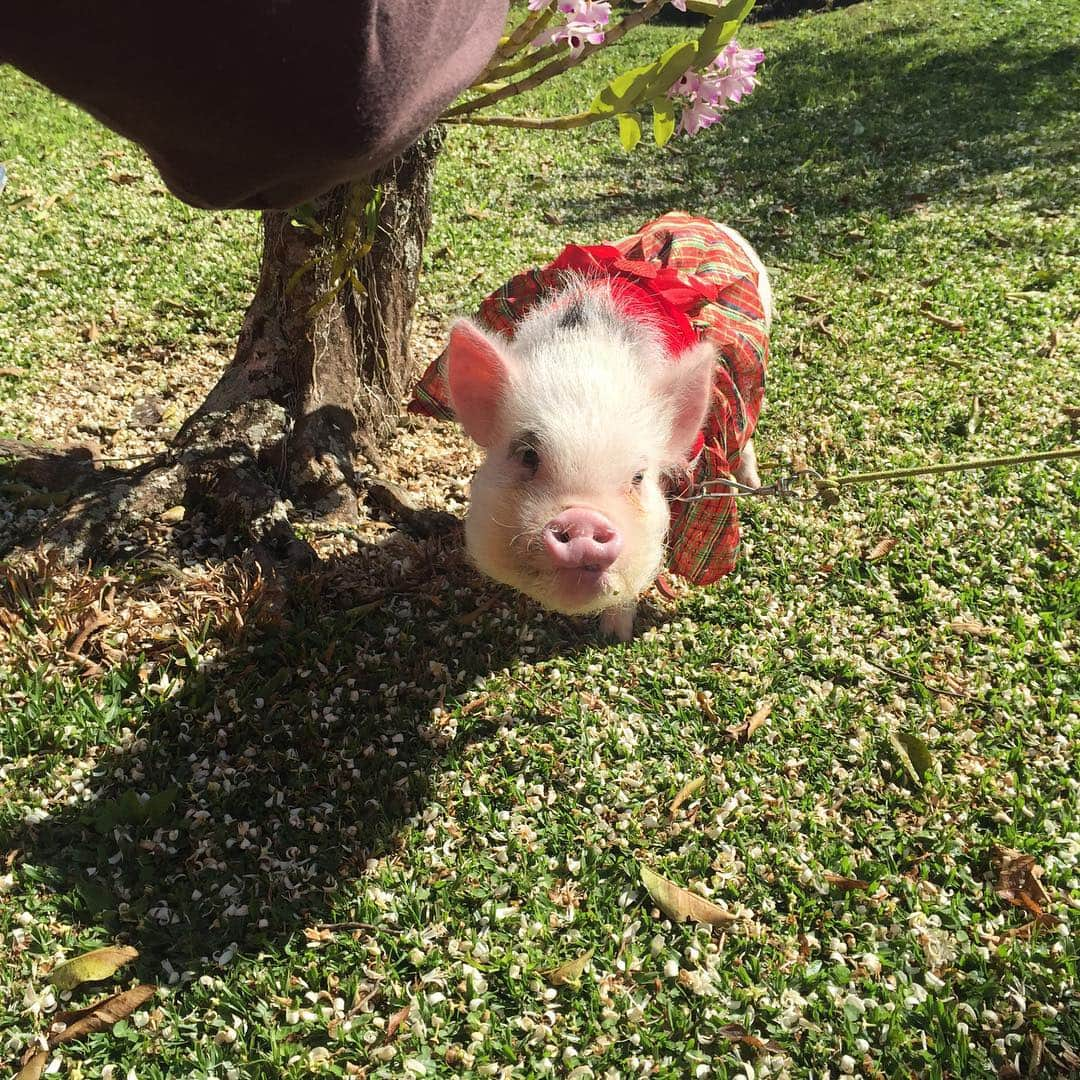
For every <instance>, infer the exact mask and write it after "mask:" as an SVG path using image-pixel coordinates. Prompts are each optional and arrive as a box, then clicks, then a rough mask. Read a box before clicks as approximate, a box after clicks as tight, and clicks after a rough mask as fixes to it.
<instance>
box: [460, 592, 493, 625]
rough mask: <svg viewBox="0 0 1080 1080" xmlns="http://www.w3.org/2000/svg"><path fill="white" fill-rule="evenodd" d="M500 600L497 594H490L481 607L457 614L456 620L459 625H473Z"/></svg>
mask: <svg viewBox="0 0 1080 1080" xmlns="http://www.w3.org/2000/svg"><path fill="white" fill-rule="evenodd" d="M498 602H499V598H498V597H497V596H490V597H488V599H487V600H485V601H484V602H483V603H482V604H481V605H480V606H479V607H477V608H473V610H472V611H466V612H464V613H462V614H461V615H455V616H454V622H456V623H457V624H458V626H472V624H473V623H474V622H476V620H477V619H479V618H480V616H481V615H484V614H486V613H487V612H489V611H490V610H491V609H492V608H493V607H494V606H495V605H496V604H497V603H498Z"/></svg>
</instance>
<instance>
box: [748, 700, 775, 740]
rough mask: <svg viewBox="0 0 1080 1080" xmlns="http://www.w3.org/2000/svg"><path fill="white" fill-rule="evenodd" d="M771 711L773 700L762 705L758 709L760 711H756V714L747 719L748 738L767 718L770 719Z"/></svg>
mask: <svg viewBox="0 0 1080 1080" xmlns="http://www.w3.org/2000/svg"><path fill="white" fill-rule="evenodd" d="M771 713H772V702H771V701H769V702H766V703H765V704H764V705H762V706H761V708H760V709H758V711H757V712H756V713H754V715H753V716H751V717H750V719H749V720H747V721H746V737H747V738H748V739H749V738H750V736H751V735H753V734H754V732H755V731H757V729H758V728H759V727H761V725H762V724H764V723H765V721H766V720H768V719H769V716H770V715H771Z"/></svg>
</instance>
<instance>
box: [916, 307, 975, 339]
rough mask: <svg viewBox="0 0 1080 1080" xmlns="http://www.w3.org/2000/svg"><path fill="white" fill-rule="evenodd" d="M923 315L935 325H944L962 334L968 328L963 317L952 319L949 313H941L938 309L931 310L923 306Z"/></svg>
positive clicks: (947, 328)
mask: <svg viewBox="0 0 1080 1080" xmlns="http://www.w3.org/2000/svg"><path fill="white" fill-rule="evenodd" d="M923 315H925V316H926V318H927V319H929V320H930V321H931V322H932V323H934V324H935V325H937V326H944V327H945V329H946V330H955V331H956V332H957V333H961V334H962V333H964V331H966V330H967V326H966V325H965V323H964V320H963V319H950V318H949V317H948V316H947V315H939V314H938V313H937V312H936V311H930V310H929V309H928V308H925V307H924V308H923Z"/></svg>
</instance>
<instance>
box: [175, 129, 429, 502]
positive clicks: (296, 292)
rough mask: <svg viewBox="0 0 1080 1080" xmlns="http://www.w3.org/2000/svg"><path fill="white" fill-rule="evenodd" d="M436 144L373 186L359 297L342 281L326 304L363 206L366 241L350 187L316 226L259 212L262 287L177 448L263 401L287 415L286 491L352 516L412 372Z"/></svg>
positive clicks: (326, 201)
mask: <svg viewBox="0 0 1080 1080" xmlns="http://www.w3.org/2000/svg"><path fill="white" fill-rule="evenodd" d="M442 139H443V136H442V132H441V131H439V130H437V129H435V130H432V131H430V132H428V133H427V134H426V135H424V136H423V137H422V138H421V139H420V140H419V141H418V142H417V143H416V144H415V145H414V146H412V147H411V148H410V149H409V150H407V151H406V152H405V153H404V154H403V155H402V156H401V157H400V158H399V159H398V160H397V161H395V162H394V163H393V164H392V165H390V166H389V167H388V168H387V169H385V170H384V171H382V172H381V173H379V174H377V175H375V176H373V177H371V178H370V182H371V185H372V186H373V187H376V186H377V187H379V188H381V190H382V201H381V206H380V209H379V216H378V228H377V230H376V235H375V237H374V243H373V245H372V247H371V249H370V251H369V252H368V253H367V254H365V255H363V256H362V257H361V258H360V259H359V260H358V261H357V262H356V263H355V271H356V277H357V278H358V280H359V282H360V284H361V286H362V288H361V289H356V288H354V287H353V285H352V284H350V281H349V280H346V281H345V282H344V284H343V285H342V286H341V288H340V289H339V290H338V292H337V294H336V295H335V296H334V297H333V298H332V299H330V300H329V301H328V302H327V301H326V300H325V297H326V295H327V293H328V291H330V290H331V286H332V284H333V281H332V278H333V272H334V259H335V254H336V253H337V252H339V251H340V250H341V249H342V245H343V244H344V243H346V242H347V240H348V237H349V233H350V225H349V221H350V216H352V217H353V219H354V222H355V215H356V213H357V211H358V209H359V210H360V211H361V213H360V218H361V221H360V233H361V235H362V233H363V229H364V224H363V214H362V206H363V203H364V201H365V197H366V188H363V189H354V187H353V186H351V185H346V186H342V187H338V188H335V189H334V190H332V191H330V192H329V193H328V194H326V195H324V196H322V197H321V198H319V199H318V200H317V201H316V202H315V204H314V207H313V209H314V215H313V216H314V221H315V223H316V224H315V227H314V228H313V227H307V226H302V225H296V224H294V215H293V214H291V213H287V212H282V211H273V212H267V213H264V214H263V254H262V265H261V269H260V273H259V284H258V288H257V290H256V293H255V297H254V299H253V300H252V302H251V306H250V307H249V308H248V311H247V315H246V316H245V318H244V323H243V327H242V328H241V331H240V339H239V342H238V344H237V349H236V354H235V356H234V358H233V361H232V363H231V364H230V365H229V367H228V368H227V369H226V371H225V372H224V374H223V375H222V377H221V379H220V381H219V382H218V384H217V386H215V387H214V389H213V390H212V391H211V392H210V395H209V396H208V397H207V399H206V401H205V402H204V403H203V405H202V406H201V407H200V409H199V410H198V412H197V413H196V414H195V416H193V417H192V418H191V419H190V420H189V421H188V422H187V423H186V424H185V425H184V428H183V430H182V431H181V433H180V437H179V440H180V442H181V443H183V442H184V441H185V439H186V437H187V436H188V434H189V433H190V432H191V431H192V430H193V425H194V424H195V422H196V421H197V420H198V419H199V418H200V417H203V416H205V415H207V414H209V413H228V412H231V411H233V410H234V409H236V407H237V406H239V405H241V404H242V403H244V402H248V401H252V400H255V399H268V400H270V401H272V402H274V403H276V404H278V405H280V406H281V407H282V408H283V409H284V410H285V414H286V417H287V420H286V427H287V430H286V432H285V433H284V439H283V446H282V451H283V452H282V455H281V459H280V470H279V475H280V479H281V483H282V485H283V487H284V490H285V493H286V494H287V495H288V496H289V497H290V498H292V499H294V500H296V501H298V502H302V503H303V504H304V505H305V506H307V507H310V508H312V509H315V510H317V511H318V512H320V513H322V514H324V515H330V516H350V515H352V514H353V513H355V507H356V498H355V496H356V484H355V473H356V469H357V466H358V465H359V464H361V463H362V462H363V461H364V460H365V459H366V460H368V461H370V460H371V459H372V458H373V457H374V458H377V447H378V445H379V444H380V443H384V442H385V441H386V439H387V437H388V436H389V435H390V434H391V433H392V431H393V428H394V421H395V419H396V417H397V415H398V412H399V409H400V405H401V399H402V397H403V396H404V395H405V393H406V392H407V390H408V388H409V386H410V385H411V383H412V381H413V379H414V377H415V375H416V374H417V372H416V369H415V365H414V364H413V362H412V359H411V357H410V356H409V328H410V324H411V319H412V310H413V305H414V303H415V301H416V290H417V284H418V277H419V272H420V264H421V256H422V253H423V247H424V240H425V237H426V236H427V231H428V228H429V227H430V224H431V190H432V181H433V178H434V169H435V160H436V157H437V155H438V152H439V149H440V148H441V146H442ZM357 192H359V195H360V198H359V201H358V200H357ZM340 276H341V274H340V271H339V274H338V278H339V279H340Z"/></svg>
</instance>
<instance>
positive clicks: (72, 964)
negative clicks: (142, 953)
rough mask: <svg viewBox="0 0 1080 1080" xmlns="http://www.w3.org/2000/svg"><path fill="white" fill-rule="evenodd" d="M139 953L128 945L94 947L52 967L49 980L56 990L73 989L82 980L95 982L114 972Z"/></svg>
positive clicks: (82, 981)
mask: <svg viewBox="0 0 1080 1080" xmlns="http://www.w3.org/2000/svg"><path fill="white" fill-rule="evenodd" d="M138 955H139V953H138V951H137V950H136V949H133V948H132V947H131V946H130V945H117V946H112V945H110V946H109V947H107V948H104V949H94V950H93V951H92V952H88V953H83V954H82V956H76V957H73V958H72V959H71V960H66V961H65V962H64V963H62V964H60V965H59V966H58V967H56V968H54V969H53V972H52V974H51V975H50V976H49V982H51V983H52V984H53V986H55V987H56V989H57V990H74V989H75V987H76V986H79V985H80V984H82V983H84V982H97V981H98V980H99V979H107V978H108V977H109V976H110V975H113V974H115V972H116V971H117V969H119V968H122V967H123V966H124V965H125V964H127V963H129V962H130V961H132V960H134V959H135V957H137V956H138Z"/></svg>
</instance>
